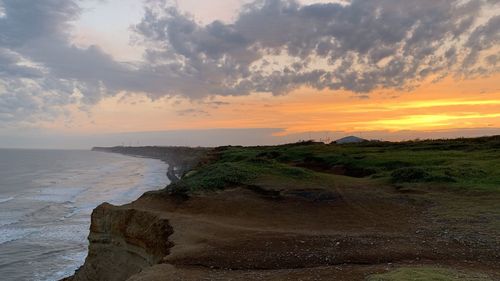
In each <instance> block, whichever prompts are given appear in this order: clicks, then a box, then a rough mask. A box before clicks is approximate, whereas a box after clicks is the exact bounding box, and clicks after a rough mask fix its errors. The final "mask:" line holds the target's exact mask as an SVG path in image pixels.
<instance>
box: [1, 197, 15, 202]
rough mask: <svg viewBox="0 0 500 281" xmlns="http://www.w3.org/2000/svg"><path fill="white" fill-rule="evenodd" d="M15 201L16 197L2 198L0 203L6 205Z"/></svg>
mask: <svg viewBox="0 0 500 281" xmlns="http://www.w3.org/2000/svg"><path fill="white" fill-rule="evenodd" d="M14 199H15V197H7V198H2V197H0V203H6V202H9V201H12V200H14Z"/></svg>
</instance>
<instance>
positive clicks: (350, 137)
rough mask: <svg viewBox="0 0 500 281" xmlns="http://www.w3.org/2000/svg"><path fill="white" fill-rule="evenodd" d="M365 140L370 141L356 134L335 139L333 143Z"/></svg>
mask: <svg viewBox="0 0 500 281" xmlns="http://www.w3.org/2000/svg"><path fill="white" fill-rule="evenodd" d="M365 141H368V140H365V139H362V138H358V137H355V136H349V137H345V138H341V139H338V140H336V141H334V142H333V143H337V144H346V143H360V142H365Z"/></svg>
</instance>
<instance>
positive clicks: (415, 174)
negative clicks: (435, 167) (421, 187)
mask: <svg viewBox="0 0 500 281" xmlns="http://www.w3.org/2000/svg"><path fill="white" fill-rule="evenodd" d="M430 177H431V175H430V174H429V173H427V172H426V171H424V170H423V169H420V168H416V167H407V168H400V169H397V170H395V171H394V172H392V173H391V180H392V182H397V183H403V182H425V181H428V179H429V178H430Z"/></svg>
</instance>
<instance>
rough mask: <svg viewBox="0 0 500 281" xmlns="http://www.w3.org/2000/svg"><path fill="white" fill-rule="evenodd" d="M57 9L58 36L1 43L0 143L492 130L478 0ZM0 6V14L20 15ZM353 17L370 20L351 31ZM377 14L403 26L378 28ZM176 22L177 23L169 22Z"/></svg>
mask: <svg viewBox="0 0 500 281" xmlns="http://www.w3.org/2000/svg"><path fill="white" fill-rule="evenodd" d="M481 1H482V0H480V2H481ZM69 2H71V3H69ZM69 2H65V3H66V4H65V6H64V7H61V11H60V14H61V15H63V14H67V16H64V17H61V18H60V19H57V20H58V21H59V22H58V23H57V24H58V26H57V27H51V26H50V23H49V22H47V26H46V28H47V30H46V32H47V33H52V34H53V37H54V40H53V41H52V42H48V41H46V40H45V39H39V38H35V39H33V40H31V41H26V43H25V44H26V46H28V45H29V44H32V42H36V48H31V49H30V48H28V47H24V48H21V47H15V46H16V45H15V44H14V43H12V44H10V43H9V44H10V45H9V44H7V41H6V42H4V43H2V41H0V61H2V58H3V60H4V61H7V62H9V64H7V66H6V67H4V70H3V72H2V69H0V75H4V77H3V79H0V124H1V125H2V127H3V129H2V131H0V133H2V134H3V135H4V136H12V137H14V139H15V137H16V136H17V135H30V136H31V135H38V134H39V133H40V132H42V133H43V134H44V135H47V136H50V135H54V136H60V135H64V136H71V135H79V136H82V135H86V136H90V135H92V136H94V135H102V134H113V133H138V134H139V133H141V132H168V131H179V130H180V131H191V130H198V131H199V130H211V129H238V130H240V129H249V130H250V129H276V130H278V131H277V132H275V133H274V134H273V135H274V136H276V137H285V136H289V137H290V139H289V140H294V139H293V138H294V137H293V136H297V137H296V138H302V137H304V136H308V135H311V134H312V133H315V132H316V133H318V132H335V134H336V135H342V134H344V135H347V134H354V133H367V134H371V135H373V137H376V138H381V139H392V140H397V139H407V138H419V137H422V136H423V137H425V136H426V135H425V134H424V132H426V133H428V132H432V131H435V132H440V131H443V130H444V131H447V132H449V131H453V132H455V133H454V135H456V136H468V135H469V134H470V129H474V130H480V131H482V130H488V131H491V132H496V131H495V130H498V132H499V133H500V83H499V81H500V75H499V65H500V47H499V46H500V44H499V36H500V35H499V34H498V30H499V29H498V28H496V27H497V25H500V24H499V22H500V18H499V16H498V12H500V7H499V5H498V4H497V3H493V2H491V1H483V2H481V3H482V4H481V5H482V6H472V5H471V6H470V7H469V6H467V5H466V4H464V3H466V2H467V1H465V2H464V3H462V4H460V3H461V2H460V1H456V3H455V1H451V2H446V1H442V2H439V3H438V2H432V1H426V2H425V4H422V5H419V6H418V9H417V10H416V11H414V13H413V14H411V15H410V14H408V13H407V12H406V10H405V9H407V8H408V7H413V6H411V4H410V2H411V1H402V2H397V3H396V2H395V3H392V4H391V3H389V2H391V0H377V1H374V2H370V3H371V4H368V2H363V1H354V2H353V3H351V4H348V3H346V2H345V1H301V2H295V1H278V0H273V1H271V0H268V1H264V2H262V3H260V4H258V3H257V2H255V3H254V2H252V1H243V2H245V4H247V6H242V3H241V2H242V1H236V0H234V1H233V0H220V1H216V3H215V2H214V4H213V5H212V4H210V5H209V4H199V2H197V1H178V3H177V4H175V3H169V2H168V1H166V2H162V1H148V2H145V3H140V2H137V1H117V0H113V1H106V2H101V1H82V2H81V3H79V4H78V3H73V2H72V1H69ZM0 3H1V2H0ZM5 3H9V5H6V4H4V6H5V8H3V9H2V10H3V11H4V12H3V13H4V14H5V15H8V14H9V13H14V12H15V10H16V9H20V6H16V5H15V4H14V2H12V3H11V2H5ZM168 7H175V9H173V10H172V9H169V8H168ZM243 7H246V8H243ZM375 7H378V9H379V12H380V13H381V14H376V13H375V14H374V12H373V10H374V8H375ZM396 7H397V8H396ZM35 8H36V9H39V10H37V11H35V12H37V13H41V14H43V13H47V15H48V14H50V13H49V12H47V11H45V10H43V9H45V8H46V7H45V6H43V5H42V6H40V7H35ZM428 8H431V9H434V10H435V12H436V14H439V13H442V14H443V16H441V17H440V16H438V17H436V18H432V19H431V18H428V19H426V20H429V21H435V22H433V23H431V22H429V23H428V24H429V25H432V26H434V27H436V26H440V28H441V29H438V28H434V29H432V30H426V29H425V28H423V26H422V25H423V24H424V22H423V21H422V19H421V18H419V17H424V16H425V15H427V14H428V12H429V11H428ZM47 9H51V8H47ZM63 9H64V10H63ZM245 9H246V10H245ZM316 9H319V10H316ZM321 9H327V10H328V11H330V13H331V14H329V15H326V14H325V15H322V14H320V13H319V11H320V10H321ZM398 9H399V10H398ZM473 9H474V10H473ZM375 10H376V9H375ZM114 11H116V13H115V14H116V15H115V16H111V17H108V16H107V15H110V14H113V12H114ZM464 11H466V12H465V13H464ZM472 12H474V13H472ZM145 13H149V15H150V16H149V17H145V16H144V15H145ZM273 13H274V14H275V16H274V17H272V16H271V17H270V16H268V15H270V14H273ZM302 13H304V14H302ZM315 13H318V15H316V14H315ZM336 13H339V15H340V14H343V15H344V17H340V16H336V17H334V16H332V15H333V14H336ZM356 13H361V14H362V15H359V16H363V17H365V18H366V20H367V21H368V20H371V21H373V23H372V24H371V26H366V27H365V26H361V25H362V24H363V23H357V22H355V21H354V18H355V17H356V16H358V15H357V14H356ZM382 14H383V15H384V16H383V17H381V16H380V15H382ZM466 14H470V16H471V17H472V18H471V19H470V23H469V21H467V23H468V24H469V25H468V26H466V25H465V23H463V22H465V18H466V17H465V15H466ZM43 15H44V16H45V14H43ZM306 15H307V17H310V18H309V21H308V22H301V21H302V20H303V17H306ZM323 16H326V17H328V20H329V21H330V25H332V26H331V27H327V26H326V25H324V24H323V21H324V20H326V19H321V17H323ZM408 17H413V18H410V19H409V21H405V19H407V18H408ZM4 19H5V20H4ZM6 19H10V21H7V20H6ZM2 20H3V21H5V23H1V21H2ZM15 20H17V19H13V18H12V19H11V18H9V17H7V16H4V17H3V18H0V28H2V26H3V25H5V26H6V28H7V26H8V24H17V26H20V23H15ZM385 21H395V22H399V21H401V23H400V24H399V25H398V23H396V24H395V25H394V27H393V28H396V27H398V28H397V29H394V30H386V28H387V26H388V25H387V24H386V22H385ZM24 22H25V25H26V26H25V27H23V28H26V30H25V32H26V34H31V33H29V32H28V31H29V30H31V28H33V26H31V25H30V24H31V23H30V22H26V21H24ZM412 22H413V23H412ZM348 23H349V24H351V27H352V28H353V29H352V30H350V31H348V30H347V29H349V28H350V27H349V26H350V25H349V24H348ZM403 23H404V24H408V26H403V25H402V24H403ZM459 23H463V24H464V25H463V26H459V25H458V24H459ZM2 24H3V25H2ZM39 24H40V25H41V23H39ZM44 24H45V23H44ZM177 24H184V25H185V26H184V28H185V29H179V30H176V29H173V26H176V25H177ZM391 24H392V23H391ZM337 25H338V26H337ZM357 25H359V26H357ZM400 25H401V26H400ZM452 26H455V27H454V28H456V29H454V30H452V28H451V27H452ZM62 27H64V28H62ZM264 27H267V28H264ZM459 27H460V28H462V29H461V30H458V28H459ZM169 28H170V29H169ZM328 28H330V29H328ZM421 28H422V29H421ZM322 29H325V30H323V31H321V30H322ZM447 29H450V30H447ZM167 31H168V32H170V33H168V32H167ZM174 31H175V32H179V34H173V32H174ZM313 31H314V32H313ZM164 32H167V33H166V34H164ZM322 32H323V33H322ZM328 32H330V33H332V34H334V35H331V36H330V35H325V34H329V33H328ZM395 32H400V33H395ZM417 32H420V33H421V35H418V34H417ZM432 32H434V33H435V34H431V33H432ZM351 33H359V34H358V35H357V36H358V37H359V36H361V37H359V38H358V37H351ZM283 34H287V35H286V36H284V35H283ZM453 34H454V35H453ZM166 35H168V36H169V37H168V38H167V37H165V36H166ZM306 35H307V36H306ZM417 35H418V36H417ZM452 35H453V36H452ZM8 36H10V37H8V38H7V37H5V38H7V39H9V40H12V42H17V41H15V40H18V39H16V38H15V37H16V35H15V34H10V33H9V35H8ZM19 36H20V35H19ZM30 36H31V35H30ZM33 36H34V35H33ZM51 36H52V35H51ZM49 37H50V36H49ZM226 37H227V38H226ZM181 38H183V39H181ZM363 38H365V39H366V38H370V40H371V41H366V40H362V39H363ZM7 39H5V40H7ZM19 40H21V39H19ZM22 40H24V39H22ZM176 40H179V41H176ZM367 40H368V39H367ZM417 40H420V41H418V42H417ZM188 41H189V42H188ZM53 42H59V43H58V44H59V45H53V44H55V43H53ZM251 42H253V43H251ZM1 44H3V46H2V45H1ZM426 45H427V46H426ZM2 73H4V74H2ZM23 75H24V76H25V77H22V76H23ZM0 78H1V77H0ZM406 131H411V133H405V134H404V135H402V134H401V133H400V132H406ZM20 132H23V133H22V134H21V133H20ZM373 132H380V133H373ZM299 135H300V137H299ZM432 136H433V137H434V136H440V135H439V133H436V134H432ZM443 136H445V135H443Z"/></svg>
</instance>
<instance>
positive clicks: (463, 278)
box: [367, 267, 492, 281]
mask: <svg viewBox="0 0 500 281" xmlns="http://www.w3.org/2000/svg"><path fill="white" fill-rule="evenodd" d="M367 280H368V281H492V279H490V278H488V277H487V276H486V275H483V274H476V273H470V272H462V271H457V270H453V269H446V268H435V267H403V268H399V269H396V270H393V271H390V272H388V273H384V274H376V275H372V276H370V277H368V279H367Z"/></svg>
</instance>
